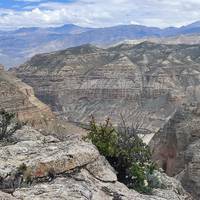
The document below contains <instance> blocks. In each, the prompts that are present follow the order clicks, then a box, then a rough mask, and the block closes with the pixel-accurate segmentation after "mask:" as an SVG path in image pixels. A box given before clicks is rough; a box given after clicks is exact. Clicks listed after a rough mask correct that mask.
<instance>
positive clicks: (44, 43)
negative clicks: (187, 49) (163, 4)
mask: <svg viewBox="0 0 200 200" xmlns="http://www.w3.org/2000/svg"><path fill="white" fill-rule="evenodd" d="M199 34H200V21H198V22H195V23H192V24H189V25H188V26H183V27H180V28H176V27H169V28H165V29H160V28H156V27H146V26H141V25H120V26H114V27H108V28H84V27H79V26H76V25H73V24H67V25H64V26H62V27H54V28H53V27H52V28H38V27H33V28H21V29H18V30H14V31H0V63H2V64H4V65H5V66H6V67H7V68H9V67H13V66H16V65H18V64H21V63H22V62H24V61H25V60H27V59H28V58H30V57H32V56H33V55H35V54H38V53H45V52H51V51H56V50H61V49H66V48H68V47H73V46H78V45H82V44H86V43H90V44H94V45H98V46H101V47H104V46H108V45H112V44H116V43H119V42H121V41H124V40H139V39H149V38H158V39H160V38H162V40H161V41H163V38H165V37H168V43H170V42H169V41H170V40H169V37H177V36H180V35H190V36H189V37H190V40H189V42H188V43H190V42H191V35H199ZM186 37H187V36H186ZM174 41H176V40H174V39H173V43H174ZM184 41H188V40H187V39H185V40H184ZM195 42H197V43H199V40H198V41H196V40H195V36H192V43H195ZM179 43H180V41H179Z"/></svg>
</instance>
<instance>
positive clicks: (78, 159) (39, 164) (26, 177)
mask: <svg viewBox="0 0 200 200" xmlns="http://www.w3.org/2000/svg"><path fill="white" fill-rule="evenodd" d="M13 137H14V138H15V140H16V141H17V142H16V143H15V144H8V145H7V146H3V145H2V146H1V147H0V176H1V179H0V190H1V191H2V192H0V199H4V200H19V199H20V200H76V199H79V200H80V199H81V200H129V199H130V200H132V199H134V200H147V199H148V200H168V199H169V200H186V199H187V198H188V195H187V194H186V193H185V191H184V190H183V189H182V187H181V185H180V183H179V182H178V181H175V180H174V179H173V178H167V176H166V177H164V179H166V180H168V182H167V184H166V189H165V190H160V189H157V190H155V191H154V192H153V195H152V196H146V195H141V194H139V193H137V192H136V191H134V190H129V189H128V188H127V187H126V186H125V185H123V184H122V183H120V182H118V181H117V176H116V174H115V171H114V169H113V168H112V167H111V166H110V165H109V163H108V162H107V161H106V160H105V158H103V157H102V156H100V154H99V152H98V151H97V149H96V148H95V147H94V146H93V145H92V144H90V143H86V142H84V141H82V140H81V139H80V138H78V137H77V138H75V137H73V139H69V140H65V141H60V140H58V139H57V138H54V137H53V136H44V135H42V134H41V133H39V132H38V131H35V130H33V129H32V128H30V127H23V129H22V130H19V131H17V132H16V133H15V135H14V136H13ZM22 166H24V168H22ZM22 169H23V171H22ZM20 170H21V171H20ZM19 172H22V173H19ZM163 176H164V175H163Z"/></svg>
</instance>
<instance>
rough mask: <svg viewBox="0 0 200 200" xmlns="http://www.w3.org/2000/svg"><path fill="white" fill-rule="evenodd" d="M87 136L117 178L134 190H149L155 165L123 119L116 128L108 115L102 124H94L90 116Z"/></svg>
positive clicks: (144, 191) (134, 132) (147, 151)
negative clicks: (110, 166)
mask: <svg viewBox="0 0 200 200" xmlns="http://www.w3.org/2000/svg"><path fill="white" fill-rule="evenodd" d="M87 138H88V139H90V140H91V141H92V143H93V144H94V145H95V146H96V147H97V148H98V150H99V152H100V153H101V154H102V155H104V156H105V157H106V159H107V160H108V161H109V162H110V164H111V165H112V166H113V167H114V168H115V170H116V171H117V172H118V174H117V175H118V180H119V181H121V182H123V183H124V184H126V185H127V186H128V187H129V188H133V189H135V190H137V191H138V192H141V193H148V194H149V193H151V190H152V187H153V185H152V184H151V182H152V181H151V180H152V177H153V172H154V169H155V168H156V166H155V164H154V163H153V162H152V161H151V152H150V149H149V147H148V146H147V145H146V144H144V143H143V141H142V140H141V139H140V138H139V137H138V136H137V134H136V130H135V129H134V128H132V129H129V128H126V125H125V123H124V122H123V124H122V125H121V126H120V127H119V128H118V129H117V130H116V129H115V128H114V127H113V126H112V123H111V122H110V119H109V118H108V119H107V120H106V122H105V123H104V124H100V125H97V123H96V122H95V119H94V117H92V120H91V122H90V129H89V133H88V136H87ZM149 177H150V178H151V180H150V179H149Z"/></svg>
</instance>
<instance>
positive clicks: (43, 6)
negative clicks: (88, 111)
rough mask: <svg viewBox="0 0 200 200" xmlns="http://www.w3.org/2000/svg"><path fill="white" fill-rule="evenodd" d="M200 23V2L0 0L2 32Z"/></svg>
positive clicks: (174, 0) (154, 0) (184, 0)
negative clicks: (75, 26)
mask: <svg viewBox="0 0 200 200" xmlns="http://www.w3.org/2000/svg"><path fill="white" fill-rule="evenodd" d="M198 20H200V0H0V29H16V28H19V27H33V26H39V27H47V26H59V25H63V24H68V23H73V24H76V25H80V26H85V27H108V26H114V25H120V24H141V25H147V26H157V27H161V28H163V27H167V26H182V25H186V24H189V23H192V22H194V21H198Z"/></svg>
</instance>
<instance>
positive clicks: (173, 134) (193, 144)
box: [150, 104, 200, 199]
mask: <svg viewBox="0 0 200 200" xmlns="http://www.w3.org/2000/svg"><path fill="white" fill-rule="evenodd" d="M199 123H200V112H199V104H197V105H195V104H193V105H184V106H183V107H182V108H181V109H179V111H177V112H176V114H175V115H174V116H173V117H172V119H171V120H170V121H169V122H168V123H167V124H166V125H165V126H164V128H163V129H162V130H160V131H159V132H158V133H157V134H156V135H155V136H154V137H153V139H152V141H151V142H150V146H151V147H152V150H153V159H154V160H155V161H157V163H158V164H159V165H160V166H161V167H163V168H164V169H165V171H166V173H167V174H168V175H171V176H173V175H177V178H178V179H179V180H180V181H181V182H182V184H183V186H184V187H185V189H186V190H187V191H188V192H190V193H191V194H192V195H193V196H194V198H195V199H199V198H200V192H199V191H200V179H199V177H200V170H199V166H200V152H199V149H200V126H199Z"/></svg>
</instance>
